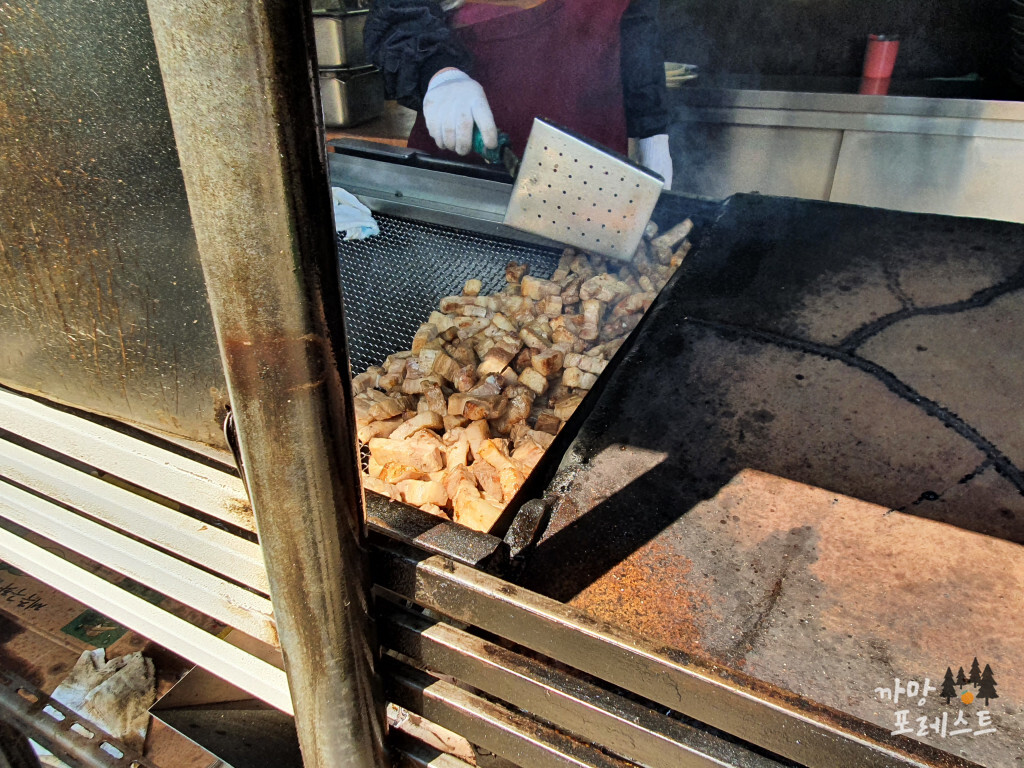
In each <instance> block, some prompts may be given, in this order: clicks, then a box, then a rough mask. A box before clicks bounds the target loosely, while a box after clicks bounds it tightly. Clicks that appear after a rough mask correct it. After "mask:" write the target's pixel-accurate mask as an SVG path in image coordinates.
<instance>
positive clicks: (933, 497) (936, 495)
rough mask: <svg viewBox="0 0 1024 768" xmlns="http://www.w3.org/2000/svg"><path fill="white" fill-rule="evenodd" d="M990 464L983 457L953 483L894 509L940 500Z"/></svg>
mask: <svg viewBox="0 0 1024 768" xmlns="http://www.w3.org/2000/svg"><path fill="white" fill-rule="evenodd" d="M991 466H992V461H991V460H990V459H985V460H984V461H983V462H981V464H979V465H978V466H976V467H975V468H974V469H972V470H971V471H970V472H968V473H967V474H966V475H964V476H963V477H961V478H960V479H959V480H957V481H956V483H954V484H953V485H949V486H946V487H945V488H943V489H942V490H941V491H924V492H923V493H922V494H921V495H920V496H918V497H917V499H916V500H914V501H912V502H910V504H906V505H904V506H902V507H898V508H897V509H896V510H895V511H897V512H906V511H907V510H908V509H910V508H911V507H916V506H919V505H921V504H924V503H925V502H928V501H942V500H943V498H945V496H946V494H947V493H949V491H950V490H951V489H953V488H954V487H956V486H957V485H965V484H967V483H969V482H971V480H973V479H974V478H976V477H977V476H978V475H980V474H983V473H984V472H985V470H987V469H988V468H989V467H991Z"/></svg>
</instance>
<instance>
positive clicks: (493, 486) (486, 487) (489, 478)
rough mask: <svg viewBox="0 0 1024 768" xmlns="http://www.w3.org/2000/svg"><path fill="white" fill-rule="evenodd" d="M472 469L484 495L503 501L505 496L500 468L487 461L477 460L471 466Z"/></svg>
mask: <svg viewBox="0 0 1024 768" xmlns="http://www.w3.org/2000/svg"><path fill="white" fill-rule="evenodd" d="M470 471H471V472H472V473H473V476H474V477H475V478H476V482H477V484H478V485H479V486H480V489H481V490H482V491H483V494H484V496H486V497H488V498H489V499H491V500H492V501H501V500H502V499H503V498H504V492H503V491H502V486H501V478H500V477H499V476H498V470H496V469H495V468H494V467H492V466H491V465H490V464H488V463H487V462H486V461H475V462H473V466H472V467H470Z"/></svg>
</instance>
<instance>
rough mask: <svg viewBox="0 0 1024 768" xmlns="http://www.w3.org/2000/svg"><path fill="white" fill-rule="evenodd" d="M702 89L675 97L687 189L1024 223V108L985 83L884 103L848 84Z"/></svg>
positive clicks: (904, 90)
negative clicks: (987, 88) (1023, 186)
mask: <svg viewBox="0 0 1024 768" xmlns="http://www.w3.org/2000/svg"><path fill="white" fill-rule="evenodd" d="M696 82H700V81H696ZM694 85H695V87H690V88H681V89H679V90H676V91H673V92H672V105H673V125H672V129H671V132H672V145H673V159H674V161H675V164H676V184H675V188H676V189H678V190H679V191H683V192H687V193H691V194H698V195H705V196H709V197H725V196H727V195H730V194H732V193H734V192H762V193H764V194H774V195H789V196H794V197H804V198H810V199H818V200H832V201H836V202H848V203H857V204H862V205H871V206H878V207H883V208H892V209H897V210H907V211H919V212H926V213H947V214H954V215H960V216H973V217H979V218H994V219H1003V220H1007V221H1018V222H1019V221H1024V195H1022V194H1021V190H1020V182H1019V179H1021V178H1024V102H1021V101H1012V100H1009V99H1003V98H996V97H995V95H994V94H991V93H986V92H985V86H983V85H982V84H979V83H970V82H966V83H965V82H956V81H953V82H951V81H937V82H936V81H926V82H923V83H916V84H913V83H898V82H897V83H893V84H892V86H891V91H890V94H891V95H886V96H879V95H862V94H860V93H858V92H857V91H858V87H859V81H858V80H848V79H828V80H823V79H820V78H819V79H808V80H805V81H793V80H788V81H780V80H777V79H774V80H773V79H771V78H743V77H736V78H727V79H722V80H719V81H705V82H704V83H701V84H700V85H699V86H697V85H696V83H695V84H694ZM975 97H977V98H975Z"/></svg>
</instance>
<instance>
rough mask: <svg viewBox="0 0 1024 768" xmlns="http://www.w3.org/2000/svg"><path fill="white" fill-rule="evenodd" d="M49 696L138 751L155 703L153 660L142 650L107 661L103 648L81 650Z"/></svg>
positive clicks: (141, 745) (143, 739)
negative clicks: (64, 676)
mask: <svg viewBox="0 0 1024 768" xmlns="http://www.w3.org/2000/svg"><path fill="white" fill-rule="evenodd" d="M52 698H54V699H56V700H57V701H59V702H60V703H61V704H63V705H64V706H65V707H67V708H68V709H72V710H74V711H75V712H77V713H78V714H80V715H81V716H82V717H84V718H85V719H86V720H88V721H89V722H91V723H95V724H96V725H97V726H99V727H100V728H102V729H103V730H104V731H106V732H107V733H109V734H110V735H111V736H113V737H114V738H117V739H120V740H121V741H123V742H124V743H125V744H127V745H128V746H130V747H132V748H134V749H137V750H139V751H140V752H141V751H142V747H143V744H144V743H145V741H146V731H147V730H148V728H149V708H150V707H151V706H153V704H154V702H156V674H155V672H154V670H153V662H152V661H150V660H149V659H147V658H146V657H145V656H143V655H142V654H141V653H131V654H128V655H127V656H119V657H117V658H116V659H111V660H110V661H107V660H106V651H104V650H103V649H102V648H97V649H96V650H93V651H83V652H82V655H81V656H79V657H78V661H77V662H76V663H75V666H74V668H73V669H72V670H71V672H69V673H68V676H67V677H66V678H64V680H63V681H61V684H60V685H58V686H57V688H56V690H54V692H53V696H52Z"/></svg>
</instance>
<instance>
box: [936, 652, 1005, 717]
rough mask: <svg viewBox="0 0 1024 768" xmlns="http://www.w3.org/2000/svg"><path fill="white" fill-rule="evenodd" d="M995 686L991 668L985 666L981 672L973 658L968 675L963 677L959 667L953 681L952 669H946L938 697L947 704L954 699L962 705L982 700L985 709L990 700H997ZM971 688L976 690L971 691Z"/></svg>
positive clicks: (976, 660)
mask: <svg viewBox="0 0 1024 768" xmlns="http://www.w3.org/2000/svg"><path fill="white" fill-rule="evenodd" d="M997 685H998V683H997V682H996V680H995V676H994V674H993V673H992V667H990V666H989V665H988V664H986V665H985V669H984V670H982V669H981V665H980V664H978V659H977V657H975V659H974V661H973V662H971V671H970V674H969V675H965V674H964V668H963V667H960V669H959V671H958V672H957V674H956V678H955V679H954V677H953V668H952V667H946V674H945V676H944V677H943V678H942V692H941V693H940V694H939V695H940V696H941V697H942V698H943V699H945V700H946V703H947V704H949V703H950V702H951V701H952V700H953V699H954V698H956V699H959V700H960V701H961V702H962V703H964V704H972V703H974V700H975V699H984V700H985V706H986V707H987V706H988V703H989V701H990V700H991V699H998V698H999V694H998V693H996V686H997ZM972 687H973V688H977V689H978V690H977V691H976V692H975V691H972V690H971V688H972Z"/></svg>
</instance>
